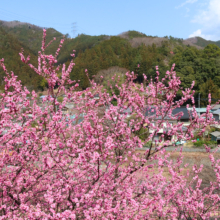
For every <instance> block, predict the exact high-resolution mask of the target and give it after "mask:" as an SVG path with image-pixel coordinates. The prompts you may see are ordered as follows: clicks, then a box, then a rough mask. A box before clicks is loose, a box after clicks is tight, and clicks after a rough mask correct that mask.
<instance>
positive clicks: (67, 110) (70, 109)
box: [61, 103, 74, 114]
mask: <svg viewBox="0 0 220 220" xmlns="http://www.w3.org/2000/svg"><path fill="white" fill-rule="evenodd" d="M73 110H74V104H72V103H66V105H65V106H64V107H63V108H62V109H61V111H62V113H63V114H71V113H72V112H73Z"/></svg>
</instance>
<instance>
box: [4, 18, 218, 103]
mask: <svg viewBox="0 0 220 220" xmlns="http://www.w3.org/2000/svg"><path fill="white" fill-rule="evenodd" d="M42 29H43V28H42V27H38V26H35V25H31V24H28V23H21V22H18V21H13V22H4V21H0V46H1V50H0V58H1V57H4V58H5V62H6V65H7V67H8V69H9V70H13V71H14V72H15V74H17V75H18V76H19V79H21V80H22V83H23V84H24V85H27V86H28V88H29V89H30V90H31V89H36V90H43V89H44V88H46V86H47V85H46V84H45V82H44V81H42V79H41V77H39V76H37V75H36V74H34V73H33V71H31V70H30V68H29V67H28V66H25V65H23V64H22V63H21V61H20V57H19V56H18V53H19V52H20V50H21V48H24V50H25V53H26V54H30V55H31V60H32V62H34V63H35V64H36V62H37V57H36V55H37V53H38V50H39V49H40V48H41V41H42V32H43V31H42ZM53 37H56V38H57V40H56V41H55V42H53V43H52V44H51V46H50V47H49V48H48V49H47V50H46V53H48V54H52V53H54V52H55V51H56V49H57V46H58V44H59V41H60V39H61V38H63V37H64V36H63V35H62V34H61V33H60V32H58V31H56V30H55V29H52V28H47V42H49V41H50V40H52V39H53ZM219 44H220V41H217V42H213V41H207V40H205V39H202V38H199V37H195V38H189V39H186V40H183V39H181V38H174V37H172V36H165V37H157V36H150V35H146V34H144V33H140V32H137V31H134V30H132V31H127V32H123V33H121V34H119V35H117V36H108V35H100V36H90V35H86V34H79V35H78V36H77V37H75V38H72V39H71V38H69V37H68V35H66V40H65V42H64V44H63V48H62V49H61V52H60V55H59V56H58V64H61V63H66V64H67V65H68V63H69V62H70V59H71V56H70V54H71V53H72V51H73V50H76V58H75V61H74V62H75V64H76V65H75V67H74V69H73V71H72V72H71V78H72V79H75V80H80V88H81V89H86V88H87V87H88V86H89V80H88V79H87V77H86V75H85V69H88V72H89V77H90V78H92V77H93V76H96V75H97V74H98V75H99V73H102V74H104V78H103V79H104V81H103V82H102V83H103V84H104V85H106V84H107V82H106V81H105V79H109V76H108V75H109V74H112V70H120V68H123V69H126V70H128V71H134V72H135V73H136V74H137V80H136V82H137V83H142V82H143V73H145V74H146V75H147V77H148V79H151V78H152V79H154V77H155V66H156V65H158V66H159V68H160V77H161V78H162V77H164V74H165V72H166V71H167V70H168V69H170V67H171V65H172V64H173V63H175V64H176V67H175V70H176V72H177V76H180V77H181V81H182V86H183V88H187V87H190V86H191V82H192V81H193V80H194V81H195V90H196V91H197V92H198V93H201V98H202V99H204V100H205V99H206V97H207V94H208V92H209V91H213V92H212V93H213V95H212V97H213V98H214V99H217V98H219V97H220V94H219V88H220V83H219V82H220V48H219ZM138 66H139V67H138ZM116 73H117V71H116ZM117 74H121V73H120V71H119V72H118V73H117ZM3 76H4V74H3V71H2V70H0V80H1V87H3V84H2V79H3ZM96 79H97V77H96ZM198 93H196V94H195V97H196V96H198ZM178 95H179V96H181V94H178ZM202 99H201V100H202ZM204 103H205V101H204Z"/></svg>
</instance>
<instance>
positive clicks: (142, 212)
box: [0, 30, 220, 220]
mask: <svg viewBox="0 0 220 220" xmlns="http://www.w3.org/2000/svg"><path fill="white" fill-rule="evenodd" d="M45 38H46V31H45V30H44V32H43V42H42V51H41V52H39V56H38V67H34V66H33V65H31V64H29V66H30V67H31V68H32V69H34V70H35V72H36V74H39V75H41V76H43V77H45V79H46V80H47V82H48V85H49V93H48V96H47V97H46V98H45V99H44V100H43V103H42V104H41V105H40V104H38V101H37V94H36V93H35V92H34V91H32V93H30V92H29V91H28V90H27V89H26V88H25V87H23V86H22V85H21V82H20V81H18V80H17V77H16V76H15V75H14V74H13V73H9V72H8V71H7V69H6V67H5V65H4V60H3V59H2V60H0V65H1V67H2V68H3V70H4V71H5V79H4V82H5V89H4V92H2V93H1V94H0V105H1V110H0V125H1V126H0V172H1V175H0V218H1V219H106V220H107V219H123V220H124V219H158V218H160V219H197V218H199V219H209V218H210V217H217V216H218V212H217V211H218V210H219V208H220V207H219V206H220V198H219V186H220V175H219V172H220V160H219V159H215V158H214V155H213V154H212V153H209V154H210V161H211V164H212V167H213V172H214V173H215V175H216V180H215V181H214V182H210V183H209V184H208V185H206V186H205V187H204V185H203V182H202V179H201V178H199V174H200V173H201V171H202V167H199V168H197V167H196V166H194V168H193V171H192V172H193V178H191V179H190V176H189V173H187V172H186V173H183V172H182V167H183V156H182V152H181V151H180V155H179V158H178V159H177V160H176V161H173V160H171V159H170V157H169V154H167V153H166V150H165V149H166V148H167V147H168V146H170V145H171V144H172V143H171V141H170V140H167V141H164V142H161V143H160V142H156V141H155V142H153V141H152V140H154V138H155V136H156V135H157V134H158V132H159V130H160V129H161V128H163V127H164V126H165V125H166V130H164V131H166V132H164V134H163V137H164V136H165V135H170V136H175V137H176V138H177V140H180V139H183V138H184V139H185V140H191V139H192V138H194V131H195V130H196V131H199V132H201V133H202V132H204V129H205V128H206V127H207V126H208V125H210V124H214V123H215V122H214V120H213V118H212V117H211V116H212V115H211V114H210V113H209V111H207V112H206V113H205V114H204V115H203V117H199V116H198V115H197V114H196V111H195V106H194V107H193V110H192V112H191V118H190V125H189V126H188V127H187V129H186V130H183V129H182V127H183V124H182V123H181V122H179V120H178V118H179V117H181V114H177V115H172V111H173V109H175V108H177V107H180V106H182V105H183V104H184V103H185V102H186V101H188V100H192V102H193V100H194V99H193V94H194V91H193V90H192V87H193V86H192V87H191V88H189V89H187V90H184V91H182V98H181V99H180V100H177V101H175V98H176V94H177V91H179V90H180V89H181V88H180V84H181V81H180V78H179V77H177V76H176V73H175V72H174V66H173V67H172V69H171V71H168V72H167V73H166V75H165V78H164V79H162V80H161V81H160V80H159V69H158V67H156V71H157V76H156V79H155V80H151V81H149V82H148V81H147V78H146V77H145V83H143V84H141V86H139V85H137V84H135V83H134V82H133V80H134V79H135V77H136V76H135V75H134V73H127V74H126V76H127V79H126V82H125V83H124V84H123V85H122V86H117V88H118V90H119V95H116V94H115V93H113V95H112V96H110V94H108V93H107V92H103V88H102V86H100V85H96V84H95V83H94V82H93V81H90V83H91V87H90V88H88V89H87V90H85V91H78V90H76V88H77V87H78V86H79V84H78V83H76V82H73V81H71V79H70V73H71V71H72V68H73V67H74V63H73V61H71V62H70V64H69V66H68V67H67V69H66V67H65V65H63V67H62V70H61V71H62V75H61V77H58V75H57V72H58V71H59V70H60V66H56V62H57V61H56V58H57V55H58V53H59V51H60V48H61V46H62V44H63V40H62V41H61V42H60V46H59V48H58V50H57V52H56V53H55V55H54V56H53V55H46V54H44V51H45V48H46V47H45ZM20 56H21V60H22V61H23V62H27V61H29V58H27V59H25V58H24V56H23V53H21V54H20ZM85 72H86V73H87V70H85ZM164 81H166V83H163V82H164ZM55 85H58V89H57V90H56V92H54V87H55ZM67 86H68V89H67ZM61 94H65V96H64V99H63V102H61V103H59V102H57V98H58V97H59V96H60V95H61ZM161 94H163V95H161ZM97 95H98V97H99V98H98V100H97V99H95V97H97ZM115 100H116V101H117V106H114V105H112V102H113V101H115ZM66 104H72V105H73V106H74V107H73V108H74V109H73V110H74V113H73V114H74V115H71V114H70V113H65V114H64V113H63V109H64V108H65V106H66ZM208 108H209V109H210V106H209V107H208ZM128 110H129V111H130V114H131V115H132V117H131V118H130V120H129V121H128ZM146 112H148V113H149V114H147V115H146ZM73 116H74V117H73ZM168 118H170V119H172V120H176V122H177V123H176V124H173V125H171V123H169V121H168ZM146 124H147V129H148V130H147V131H146V129H144V130H143V132H149V131H152V132H151V133H150V134H149V135H148V137H147V138H146V139H145V140H141V139H140V137H139V135H138V134H140V131H142V129H143V128H146ZM149 141H152V142H151V144H150V145H149V147H148V148H144V146H145V145H146V144H148V143H149ZM139 148H142V149H143V150H142V152H143V153H139V151H138V150H137V149H139ZM208 150H209V149H208ZM167 171H168V173H169V176H168V177H167V176H166V174H167ZM218 217H219V216H218Z"/></svg>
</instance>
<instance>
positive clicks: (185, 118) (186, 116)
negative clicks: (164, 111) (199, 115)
mask: <svg viewBox="0 0 220 220" xmlns="http://www.w3.org/2000/svg"><path fill="white" fill-rule="evenodd" d="M180 113H181V114H182V116H181V117H180V118H179V119H178V120H179V121H180V122H183V125H185V126H187V125H189V122H190V117H191V116H192V114H191V111H190V110H189V109H187V108H186V107H179V108H175V109H173V111H172V115H174V116H177V114H180Z"/></svg>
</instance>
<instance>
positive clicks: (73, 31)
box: [72, 22, 77, 38]
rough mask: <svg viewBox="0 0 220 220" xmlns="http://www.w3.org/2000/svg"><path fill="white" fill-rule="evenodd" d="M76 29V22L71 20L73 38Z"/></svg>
mask: <svg viewBox="0 0 220 220" xmlns="http://www.w3.org/2000/svg"><path fill="white" fill-rule="evenodd" d="M76 30H77V26H76V22H73V23H72V33H73V38H74V37H75V33H76Z"/></svg>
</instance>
